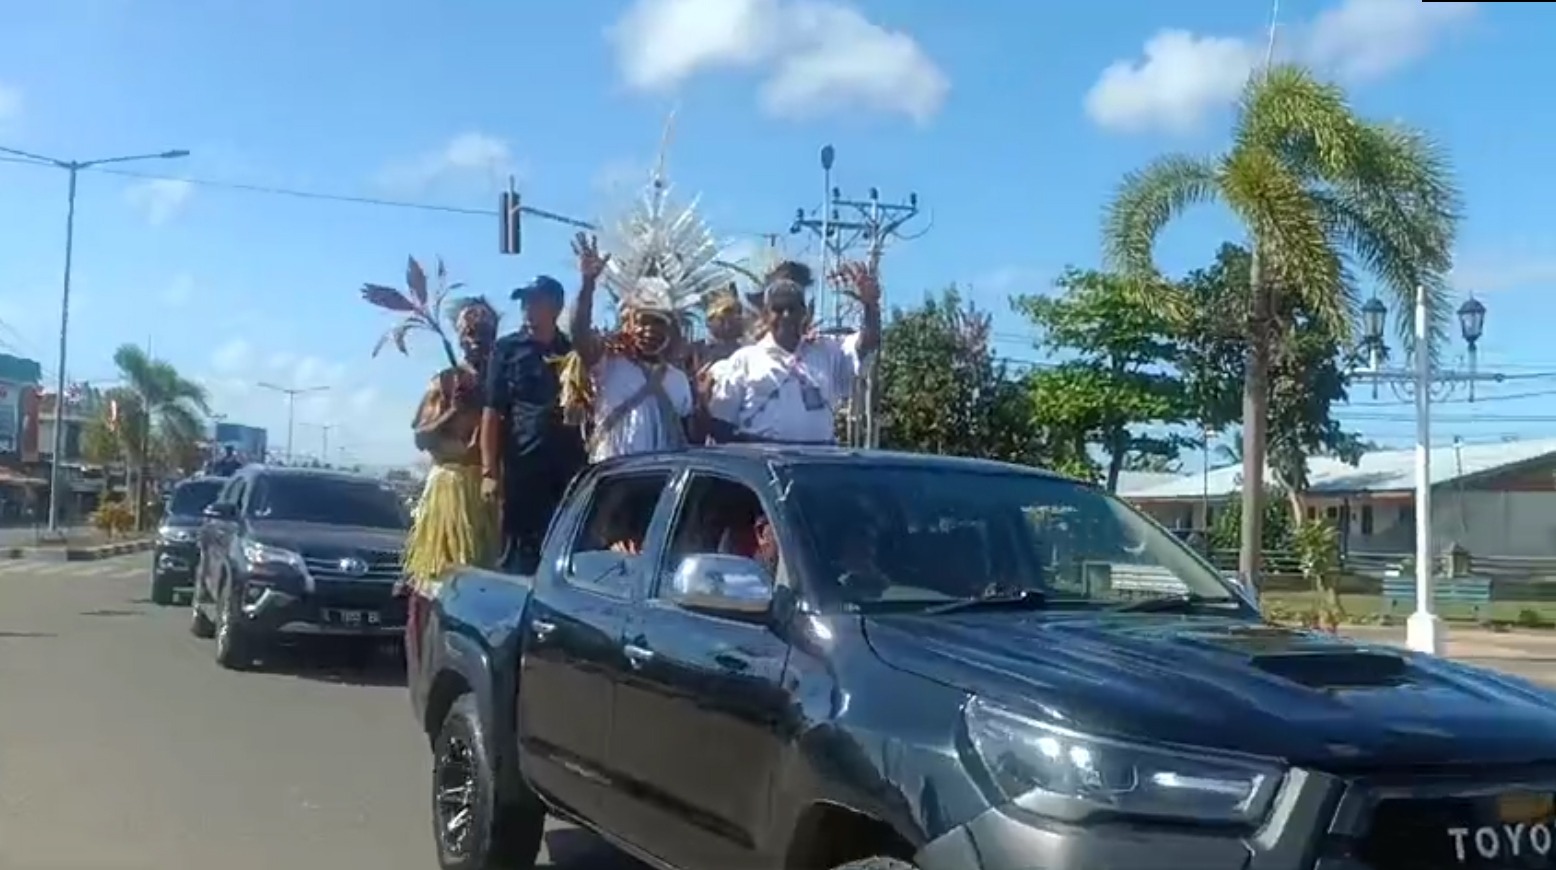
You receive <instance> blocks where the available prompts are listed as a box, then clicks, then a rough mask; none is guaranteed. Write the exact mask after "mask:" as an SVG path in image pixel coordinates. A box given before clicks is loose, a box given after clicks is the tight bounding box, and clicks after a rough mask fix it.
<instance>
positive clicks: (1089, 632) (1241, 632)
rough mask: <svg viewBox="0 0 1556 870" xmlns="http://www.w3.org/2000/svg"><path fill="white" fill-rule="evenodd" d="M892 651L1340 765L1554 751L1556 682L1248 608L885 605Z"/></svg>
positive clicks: (1075, 723) (1128, 731) (995, 690)
mask: <svg viewBox="0 0 1556 870" xmlns="http://www.w3.org/2000/svg"><path fill="white" fill-rule="evenodd" d="M865 633H866V636H867V637H868V639H869V642H870V645H871V647H872V648H873V649H874V650H875V652H876V654H877V655H878V656H880V658H881V659H882V660H883V661H884V662H886V663H887V664H888V665H890V666H892V667H895V668H898V669H900V670H904V671H907V672H910V673H914V674H918V675H920V676H923V677H925V678H928V679H931V680H935V681H937V682H940V683H944V684H947V685H952V686H956V687H958V688H961V689H965V690H967V691H969V692H972V693H975V694H978V695H982V696H985V697H987V698H989V699H991V700H999V701H1002V702H1004V703H1007V704H1009V705H1011V706H1013V707H1016V708H1017V709H1022V710H1025V711H1028V712H1032V713H1034V714H1035V715H1036V716H1037V717H1039V718H1042V717H1043V716H1044V715H1045V714H1046V716H1047V718H1048V719H1049V720H1050V721H1054V722H1055V723H1056V724H1064V725H1066V726H1067V727H1071V728H1075V729H1077V730H1080V731H1085V732H1088V733H1094V734H1106V735H1111V736H1116V737H1125V738H1132V739H1140V740H1149V741H1152V742H1163V743H1175V744H1181V745H1188V746H1205V747H1213V748H1221V749H1230V750H1237V751H1242V752H1249V753H1254V754H1257V755H1263V756H1267V757H1271V758H1283V759H1286V760H1288V761H1290V762H1292V763H1294V764H1302V765H1309V766H1313V767H1317V768H1327V769H1342V768H1350V769H1357V768H1365V767H1383V766H1411V765H1417V764H1436V763H1441V762H1442V761H1443V760H1445V759H1452V760H1453V761H1454V762H1455V763H1461V764H1495V763H1522V762H1529V761H1556V695H1553V694H1552V693H1551V692H1548V691H1546V690H1543V689H1540V688H1537V687H1536V686H1534V685H1533V684H1531V683H1528V682H1525V681H1522V680H1518V679H1516V678H1512V677H1508V676H1504V675H1501V674H1498V673H1495V672H1492V671H1488V670H1485V669H1482V668H1476V667H1471V666H1468V665H1463V664H1458V663H1455V662H1452V661H1448V660H1445V659H1440V658H1436V657H1432V656H1426V655H1420V654H1416V653H1411V652H1407V651H1404V650H1398V649H1395V648H1393V647H1386V646H1376V645H1365V644H1360V643H1355V642H1352V641H1348V640H1345V639H1343V638H1336V637H1333V636H1330V635H1323V634H1316V633H1310V632H1303V631H1297V630H1292V629H1285V628H1278V627H1274V626H1266V625H1260V624H1258V623H1250V622H1246V621H1240V620H1233V619H1223V618H1211V617H1180V616H1161V615H1147V614H1116V615H1109V614H1087V615H1084V616H1076V615H1074V614H1027V613H1021V614H1011V613H982V614H955V615H952V614H941V615H937V616H926V615H917V614H914V615H902V614H898V615H888V616H871V617H867V618H866V619H865Z"/></svg>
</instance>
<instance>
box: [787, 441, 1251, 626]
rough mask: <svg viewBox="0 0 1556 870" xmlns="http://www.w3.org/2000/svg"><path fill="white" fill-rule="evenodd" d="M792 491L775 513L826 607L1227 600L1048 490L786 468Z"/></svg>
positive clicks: (1033, 481) (987, 480) (1093, 508)
mask: <svg viewBox="0 0 1556 870" xmlns="http://www.w3.org/2000/svg"><path fill="white" fill-rule="evenodd" d="M792 481H793V482H792V484H791V486H790V489H789V493H788V497H787V499H786V500H787V501H788V502H789V503H790V504H791V505H793V506H794V507H795V509H796V511H797V513H798V515H799V519H800V525H801V526H802V527H803V529H804V532H805V535H806V537H807V538H808V539H809V541H808V543H809V545H810V547H811V548H812V550H813V555H814V557H815V563H814V564H815V565H816V567H818V568H819V570H820V571H821V573H822V575H823V578H824V579H825V581H828V582H832V583H833V584H835V588H834V589H832V590H828V591H827V593H826V594H828V595H829V597H830V596H831V595H836V596H838V597H840V598H841V599H842V600H843V601H844V602H845V603H847V604H852V605H866V604H871V605H873V604H884V605H892V604H898V605H908V606H913V605H918V604H923V605H926V606H931V605H938V604H943V603H945V602H948V601H958V600H970V599H977V598H985V597H997V596H1020V595H1022V594H1023V593H1038V594H1039V595H1040V597H1041V598H1042V599H1043V600H1049V601H1053V602H1056V603H1057V602H1064V603H1066V604H1068V605H1074V604H1084V603H1095V604H1098V605H1110V606H1111V605H1119V604H1123V603H1126V602H1131V601H1134V600H1137V599H1142V598H1155V597H1172V598H1184V599H1192V600H1194V601H1196V602H1221V603H1226V602H1232V601H1237V600H1238V599H1237V597H1236V596H1235V594H1234V593H1233V592H1232V591H1231V588H1230V586H1229V585H1228V584H1227V582H1226V581H1225V580H1224V579H1223V578H1222V577H1221V576H1220V575H1219V574H1218V573H1217V572H1216V571H1215V570H1214V569H1213V568H1211V567H1210V566H1209V565H1207V564H1206V563H1205V562H1204V561H1203V560H1201V559H1200V558H1199V557H1198V556H1196V555H1195V554H1194V553H1193V552H1192V551H1191V550H1189V549H1188V548H1187V547H1185V546H1184V545H1183V544H1182V543H1181V542H1179V541H1178V540H1177V539H1175V538H1174V537H1173V536H1172V535H1171V534H1169V533H1167V532H1166V531H1164V530H1163V529H1162V528H1161V527H1159V526H1157V525H1156V524H1155V523H1153V522H1151V521H1150V520H1148V519H1146V518H1145V517H1144V516H1143V515H1142V514H1140V513H1139V512H1137V511H1136V510H1135V509H1134V508H1132V507H1130V506H1129V505H1127V504H1125V503H1124V502H1123V501H1120V500H1119V499H1117V498H1114V497H1112V496H1110V495H1108V494H1107V493H1104V492H1103V491H1101V490H1099V489H1096V488H1095V487H1090V486H1085V485H1083V484H1078V483H1075V482H1072V481H1068V480H1064V479H1062V478H1053V477H1046V476H1042V475H1037V474H1022V473H1020V472H1012V473H1009V474H1002V473H989V472H984V471H971V470H967V471H964V470H957V469H948V468H945V467H940V468H934V467H922V468H915V467H902V466H899V467H890V466H886V467H882V466H879V465H877V466H869V465H863V464H861V465H847V466H844V465H830V466H829V465H814V466H799V467H796V468H795V469H794V470H793V473H792Z"/></svg>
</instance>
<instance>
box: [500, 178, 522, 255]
mask: <svg viewBox="0 0 1556 870" xmlns="http://www.w3.org/2000/svg"><path fill="white" fill-rule="evenodd" d="M520 211H521V208H520V205H519V194H518V191H513V190H509V191H504V192H503V193H502V194H501V195H500V196H499V197H498V200H497V217H498V219H499V220H500V221H501V222H502V238H501V240H500V241H499V242H498V250H500V251H501V252H502V253H504V254H517V253H519V251H520V250H521V249H522V247H523V233H522V231H521V229H520V226H519V215H520Z"/></svg>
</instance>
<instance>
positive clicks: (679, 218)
mask: <svg viewBox="0 0 1556 870" xmlns="http://www.w3.org/2000/svg"><path fill="white" fill-rule="evenodd" d="M668 138H669V133H668V128H667V131H666V140H667V141H668ZM697 203H698V200H697V199H696V198H693V199H692V201H691V202H690V203H688V204H686V205H684V206H683V205H680V204H679V203H677V202H676V201H675V200H674V198H673V197H672V196H671V188H670V185H669V183H668V182H667V181H666V180H665V172H664V150H663V148H661V151H660V157H659V161H658V165H657V166H656V167H655V169H654V171H653V173H652V174H651V175H650V177H649V183H648V185H647V187H646V188H645V189H644V190H643V192H642V193H641V194H640V195H639V197H638V201H637V202H636V203H635V204H634V205H633V206H632V207H630V208H628V209H627V210H626V211H625V213H624V214H622V215H621V216H620V217H619V218H617V219H616V220H615V221H613V222H609V223H607V224H606V225H605V232H604V238H603V239H601V247H602V249H604V250H605V251H607V252H609V254H610V256H611V259H610V262H609V264H607V266H606V270H605V274H604V275H603V276H602V277H601V283H603V284H604V285H605V289H606V291H607V292H608V293H610V295H611V298H612V300H613V301H614V302H615V303H616V307H617V310H618V311H623V312H624V311H626V310H628V309H633V308H636V309H638V310H647V311H661V312H664V313H667V314H671V315H674V316H675V317H677V318H687V317H691V316H694V315H695V312H697V311H698V310H699V309H700V308H701V306H702V304H703V300H704V299H705V298H707V296H708V295H709V294H711V293H713V292H715V291H718V290H720V289H722V288H724V287H727V286H728V285H729V282H730V275H729V272H728V271H727V270H726V269H725V268H724V267H723V266H722V265H720V263H719V253H720V251H721V250H722V249H723V245H721V244H720V243H719V241H718V240H717V239H716V238H714V236H713V233H712V231H711V230H709V229H708V225H707V224H706V223H705V222H704V221H703V219H702V216H701V215H700V214H698V212H697Z"/></svg>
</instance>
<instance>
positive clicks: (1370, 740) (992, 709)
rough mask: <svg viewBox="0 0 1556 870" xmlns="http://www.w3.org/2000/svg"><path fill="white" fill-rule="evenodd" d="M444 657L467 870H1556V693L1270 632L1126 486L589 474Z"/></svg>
mask: <svg viewBox="0 0 1556 870" xmlns="http://www.w3.org/2000/svg"><path fill="white" fill-rule="evenodd" d="M429 631H430V634H429V635H428V643H427V644H426V645H425V646H424V648H423V650H424V652H423V656H424V657H423V658H422V659H421V660H420V661H417V662H413V663H412V665H411V669H412V672H411V692H412V698H413V702H414V705H415V708H416V713H417V715H418V717H419V718H420V721H421V723H422V725H423V726H424V728H425V730H426V733H427V735H428V738H429V743H430V746H431V751H432V756H433V776H432V790H431V809H432V811H433V814H434V819H435V833H436V838H437V850H438V854H439V858H440V863H441V865H442V866H443V867H445V868H488V867H531V866H534V863H535V861H536V860H537V853H538V851H539V849H540V848H541V845H542V836H543V824H544V821H545V818H546V817H547V816H548V815H550V816H553V817H556V818H559V819H563V820H569V821H572V822H575V823H577V824H579V825H582V826H584V827H586V828H588V829H590V830H593V831H595V832H597V833H598V834H600V835H601V836H602V837H603V838H605V839H606V840H607V841H609V842H611V843H613V844H615V845H616V846H618V847H619V848H621V849H623V850H625V851H627V852H629V853H631V854H632V855H634V856H636V857H637V858H639V859H641V860H643V861H645V862H647V863H649V864H650V865H652V866H656V867H663V868H685V870H725V868H775V870H776V868H795V870H821V868H837V867H846V868H850V870H909V868H922V870H942V868H944V870H950V868H979V870H1033V868H1042V870H1442V868H1499V870H1506V868H1551V867H1556V864H1553V863H1552V855H1553V854H1556V853H1553V825H1556V806H1553V799H1556V698H1553V696H1552V694H1550V693H1548V692H1547V691H1545V690H1542V689H1538V688H1536V687H1534V686H1533V685H1531V684H1528V683H1525V682H1521V681H1519V680H1516V679H1513V678H1510V677H1506V676H1502V675H1499V674H1496V673H1492V672H1489V671H1485V670H1480V669H1476V668H1473V667H1469V666H1465V665H1459V664H1455V663H1452V662H1449V661H1445V660H1441V659H1437V658H1432V657H1428V656H1421V655H1417V654H1413V653H1409V652H1405V651H1401V650H1397V649H1393V648H1389V647H1381V646H1368V645H1361V644H1356V643H1352V642H1349V641H1346V640H1343V639H1339V638H1335V637H1332V636H1327V635H1320V634H1312V633H1305V632H1301V631H1296V630H1291V629H1286V628H1281V627H1278V626H1272V625H1267V624H1264V623H1263V622H1262V621H1261V619H1260V616H1259V613H1258V611H1257V610H1256V608H1255V607H1254V606H1253V605H1252V604H1251V603H1250V602H1249V601H1248V600H1246V599H1245V598H1244V597H1243V596H1242V595H1241V594H1240V592H1239V591H1238V590H1237V589H1236V588H1235V587H1233V586H1230V585H1228V583H1227V582H1226V580H1225V579H1224V578H1223V577H1221V575H1219V574H1218V573H1217V572H1216V571H1215V570H1214V569H1213V568H1212V567H1211V566H1210V565H1208V564H1207V563H1206V562H1205V561H1204V560H1203V559H1202V558H1201V557H1200V556H1198V555H1197V554H1195V553H1194V552H1193V551H1191V550H1190V549H1189V548H1187V547H1185V546H1184V545H1183V544H1182V543H1181V542H1179V541H1177V540H1176V539H1174V538H1173V536H1172V535H1171V534H1169V533H1168V532H1166V531H1165V530H1163V529H1162V528H1161V527H1159V526H1157V525H1156V524H1154V523H1152V522H1151V521H1150V520H1148V519H1146V518H1144V517H1143V516H1142V515H1141V514H1139V513H1138V512H1136V511H1135V510H1134V509H1132V508H1131V507H1129V506H1127V505H1126V504H1124V503H1123V502H1121V501H1119V500H1117V499H1115V498H1113V497H1112V496H1110V495H1108V494H1106V493H1105V492H1103V491H1101V490H1099V489H1098V488H1096V487H1093V486H1090V485H1087V484H1083V483H1078V482H1075V481H1071V480H1068V479H1065V478H1062V477H1058V476H1055V475H1051V474H1047V473H1044V472H1040V471H1036V470H1032V469H1027V468H1019V467H1013V466H1007V465H1002V464H996V463H987V462H978V461H972V460H961V459H951V458H946V457H929V456H910V455H900V454H892V453H880V452H855V451H848V450H841V449H822V448H799V447H758V446H751V445H746V446H731V447H726V448H708V449H696V450H692V451H687V452H683V453H680V454H675V455H653V456H639V457H628V458H624V459H620V460H613V461H610V462H607V463H604V464H602V465H599V466H596V467H594V468H592V469H590V470H589V471H588V472H586V473H584V474H582V475H580V477H579V478H578V479H577V480H576V481H574V483H573V486H572V489H571V490H570V492H569V494H568V496H567V499H566V500H565V502H564V504H563V506H562V508H561V509H560V510H559V511H558V513H557V515H556V517H555V518H554V520H553V522H552V525H551V529H550V532H549V535H548V538H547V541H546V544H545V550H544V558H543V560H542V565H541V568H540V570H539V571H538V573H537V574H536V575H535V576H533V577H519V576H507V575H503V574H498V573H492V572H488V571H482V570H474V569H467V570H463V571H459V572H456V573H455V574H454V575H453V576H451V577H450V578H449V579H448V580H447V581H446V583H445V585H444V586H443V587H442V589H441V590H440V592H439V594H438V596H437V599H436V603H435V607H434V608H433V613H432V617H431V619H430V620H429Z"/></svg>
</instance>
